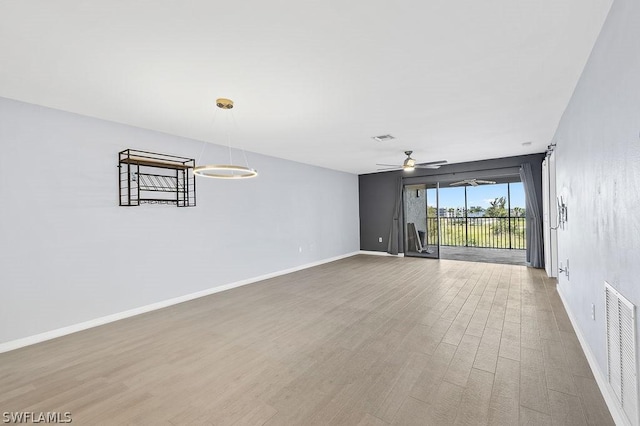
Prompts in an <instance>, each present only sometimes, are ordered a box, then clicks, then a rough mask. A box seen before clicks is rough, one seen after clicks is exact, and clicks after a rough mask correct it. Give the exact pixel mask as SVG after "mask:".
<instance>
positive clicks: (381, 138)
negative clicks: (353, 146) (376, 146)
mask: <svg viewBox="0 0 640 426" xmlns="http://www.w3.org/2000/svg"><path fill="white" fill-rule="evenodd" d="M372 139H373V140H375V141H378V142H389V141H392V140H394V139H395V138H394V137H393V136H391V135H380V136H374V137H373V138H372Z"/></svg>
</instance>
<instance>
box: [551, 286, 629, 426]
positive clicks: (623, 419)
mask: <svg viewBox="0 0 640 426" xmlns="http://www.w3.org/2000/svg"><path fill="white" fill-rule="evenodd" d="M556 288H557V290H558V294H559V295H560V300H562V304H563V305H564V309H565V311H567V316H569V320H570V321H571V325H573V329H574V330H575V332H576V336H578V340H579V341H580V346H582V350H583V351H584V354H585V356H586V357H587V362H589V366H590V367H591V371H593V376H594V377H595V379H596V383H597V384H598V387H599V388H600V392H602V396H603V397H604V401H605V402H606V403H607V407H609V411H610V412H611V417H613V421H614V422H615V423H616V425H619V426H632V425H631V423H629V421H628V420H627V416H626V415H625V414H624V411H622V407H620V406H619V404H618V400H617V399H616V397H615V394H614V393H613V389H611V387H610V386H609V381H608V380H607V375H606V373H604V372H602V370H601V369H600V367H599V366H598V363H597V362H596V357H595V356H594V355H593V352H591V348H590V347H589V345H588V344H587V341H586V339H585V338H584V336H583V335H582V332H581V331H580V328H579V327H578V323H577V322H576V319H575V317H574V316H573V313H572V312H571V310H570V309H569V305H568V304H567V301H566V300H565V298H564V296H563V295H562V292H561V291H560V287H559V286H558V287H556Z"/></svg>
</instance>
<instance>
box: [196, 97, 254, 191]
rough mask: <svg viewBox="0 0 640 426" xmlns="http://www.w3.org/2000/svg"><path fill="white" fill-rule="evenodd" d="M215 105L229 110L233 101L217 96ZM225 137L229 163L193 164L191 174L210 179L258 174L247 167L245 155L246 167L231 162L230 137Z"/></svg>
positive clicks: (252, 176)
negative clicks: (226, 138)
mask: <svg viewBox="0 0 640 426" xmlns="http://www.w3.org/2000/svg"><path fill="white" fill-rule="evenodd" d="M216 106H217V107H218V108H220V109H222V110H230V109H232V108H233V101H232V100H231V99H227V98H218V99H216ZM227 137H228V140H229V143H228V148H229V162H230V163H231V164H207V165H203V166H195V167H194V168H193V174H194V175H195V176H200V177H206V178H211V179H250V178H254V177H256V176H258V171H257V170H255V169H252V168H251V167H249V164H248V163H247V157H246V155H245V157H244V160H245V163H247V165H246V167H245V166H240V165H238V164H232V163H233V161H232V158H231V138H230V137H229V136H228V135H227ZM204 143H205V144H206V142H204ZM205 146H206V145H205ZM203 150H204V148H203ZM242 154H243V155H244V154H245V153H244V150H242Z"/></svg>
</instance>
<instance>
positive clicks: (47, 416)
mask: <svg viewBox="0 0 640 426" xmlns="http://www.w3.org/2000/svg"><path fill="white" fill-rule="evenodd" d="M72 421H73V420H72V418H71V413H70V412H68V411H65V412H60V411H39V412H38V411H5V412H3V413H2V423H71V422H72Z"/></svg>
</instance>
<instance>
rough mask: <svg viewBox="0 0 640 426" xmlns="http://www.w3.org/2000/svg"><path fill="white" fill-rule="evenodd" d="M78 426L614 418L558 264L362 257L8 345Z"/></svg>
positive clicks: (34, 383)
mask: <svg viewBox="0 0 640 426" xmlns="http://www.w3.org/2000/svg"><path fill="white" fill-rule="evenodd" d="M4 411H35V412H40V411H61V412H64V411H69V412H71V413H72V418H73V424H126V423H130V424H154V425H155V424H176V425H177V424H215V425H269V426H274V425H314V424H335V425H517V424H532V425H543V424H558V425H563V424H590V425H598V426H600V425H610V424H613V421H612V419H611V416H610V415H609V412H608V410H607V407H606V405H605V403H604V401H603V398H602V395H601V394H600V392H599V390H598V387H597V385H596V383H595V381H594V378H593V375H592V372H591V370H590V369H589V365H588V364H587V361H586V358H585V356H584V354H583V352H582V350H581V348H580V345H579V343H578V340H577V338H576V335H575V333H574V331H573V329H572V327H571V324H570V322H569V319H568V317H567V315H566V312H565V311H564V309H563V307H562V303H561V301H560V299H559V297H558V295H557V293H556V289H555V283H554V281H552V280H549V279H547V278H546V276H545V274H544V271H540V270H535V269H530V268H526V267H523V266H514V265H499V264H485V263H474V262H460V261H447V260H441V261H437V260H429V259H415V258H392V257H379V256H366V255H360V256H355V257H352V258H348V259H344V260H341V261H337V262H333V263H329V264H325V265H322V266H319V267H315V268H312V269H307V270H304V271H300V272H297V273H293V274H289V275H286V276H281V277H278V278H274V279H271V280H267V281H263V282H260V283H256V284H252V285H249V286H245V287H241V288H237V289H234V290H229V291H226V292H223V293H218V294H215V295H212V296H209V297H204V298H201V299H198V300H194V301H191V302H187V303H183V304H180V305H176V306H172V307H170V308H166V309H163V310H160V311H155V312H152V313H149V314H144V315H140V316H137V317H134V318H130V319H126V320H122V321H119V322H116V323H111V324H108V325H105V326H101V327H98V328H94V329H91V330H86V331H83V332H80V333H76V334H73V335H70V336H66V337H63V338H59V339H56V340H52V341H48V342H44V343H41V344H38V345H34V346H31V347H27V348H23V349H19V350H16V351H13V352H9V353H5V354H0V412H4Z"/></svg>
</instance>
